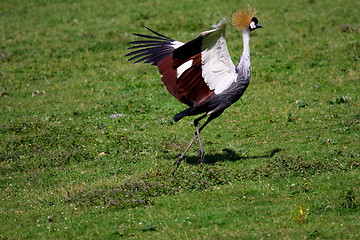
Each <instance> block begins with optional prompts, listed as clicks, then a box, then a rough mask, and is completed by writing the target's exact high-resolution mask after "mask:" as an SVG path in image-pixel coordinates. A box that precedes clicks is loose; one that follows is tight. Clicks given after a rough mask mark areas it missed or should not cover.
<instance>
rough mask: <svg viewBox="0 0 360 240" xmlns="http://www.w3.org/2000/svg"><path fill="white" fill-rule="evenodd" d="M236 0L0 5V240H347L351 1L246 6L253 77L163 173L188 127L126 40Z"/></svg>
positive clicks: (356, 120)
mask: <svg viewBox="0 0 360 240" xmlns="http://www.w3.org/2000/svg"><path fill="white" fill-rule="evenodd" d="M246 4H247V2H243V1H232V0H230V1H220V0H208V1H194V3H189V2H188V1H177V0H168V1H140V0H134V1H115V0H106V1H101V0H88V1H65V0H64V1H60V0H53V1H50V0H38V1H35V0H29V1H20V0H3V1H1V2H0V22H1V24H0V103H1V104H0V111H1V112H0V124H1V128H0V134H1V135H0V171H1V172H0V191H1V204H0V219H1V224H0V238H1V239H121V238H130V239H359V238H360V219H359V201H360V200H359V196H360V190H359V189H360V188H359V185H360V172H359V166H360V161H359V159H360V145H359V142H360V131H359V130H360V102H359V100H360V96H359V93H360V79H359V57H360V50H359V46H360V36H359V33H360V22H359V15H360V13H359V9H360V6H359V5H360V4H359V2H357V1H350V0H334V1H325V0H304V1H286V3H284V1H280V0H274V1H268V2H266V1H259V0H254V1H252V2H251V4H252V5H253V6H255V7H256V8H257V9H258V10H259V12H258V14H257V17H258V18H259V21H260V24H262V25H264V26H265V28H264V29H260V30H257V31H255V32H253V34H252V36H251V55H252V60H251V61H252V68H253V78H252V82H251V84H250V86H249V88H248V90H247V92H246V93H245V95H244V96H243V98H242V100H241V101H239V102H238V103H237V104H235V105H234V106H232V107H231V108H230V109H228V110H227V111H226V112H225V113H224V114H223V115H222V116H221V117H219V118H218V119H216V120H214V121H213V122H212V123H210V125H209V126H208V127H207V128H206V129H205V130H204V132H203V135H202V136H203V142H204V144H205V151H206V156H205V161H206V164H204V165H202V166H198V165H197V164H196V161H197V155H198V152H197V148H196V147H193V148H192V149H191V151H190V152H189V153H188V155H187V157H186V161H184V163H183V164H182V165H181V166H180V167H179V169H178V170H177V171H176V172H175V173H174V167H173V166H172V164H173V162H174V161H175V160H176V158H177V156H178V154H179V153H181V152H182V151H183V150H184V148H185V147H186V145H187V143H188V141H189V140H190V138H191V137H192V134H193V132H194V129H193V126H192V121H193V118H186V119H183V120H182V121H180V122H178V123H176V124H175V123H174V122H173V121H172V116H173V115H175V114H176V113H178V112H179V111H181V110H183V109H185V105H182V104H180V103H179V102H177V100H176V99H175V98H173V97H172V96H171V95H170V94H169V93H168V92H167V91H166V89H165V87H164V86H163V85H162V82H161V81H160V77H159V74H158V73H157V69H156V68H154V67H152V66H147V65H143V64H135V65H134V64H132V63H129V62H127V61H126V58H124V55H125V54H126V53H127V52H128V51H127V50H126V48H127V42H129V41H132V40H134V39H135V38H134V36H132V35H131V33H132V32H138V33H146V29H144V28H143V27H142V26H143V25H146V26H149V27H151V28H152V29H154V30H156V31H159V32H161V33H163V34H165V35H167V36H169V37H172V38H174V39H177V40H179V41H187V40H190V39H192V38H194V37H196V36H197V34H198V33H200V32H202V31H204V30H208V29H210V26H211V25H212V24H216V23H218V21H220V20H221V18H222V17H226V18H227V19H229V18H230V16H231V13H232V12H233V11H234V10H235V9H236V8H238V7H242V6H244V5H246ZM227 39H228V47H229V51H230V53H231V56H232V57H233V60H234V62H235V63H236V62H237V61H238V59H239V57H240V55H241V51H242V40H241V33H240V32H238V31H236V30H235V29H233V28H232V27H231V26H229V27H228V30H227ZM114 115H115V116H116V117H115V118H113V117H110V116H114Z"/></svg>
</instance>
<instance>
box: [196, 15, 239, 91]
mask: <svg viewBox="0 0 360 240" xmlns="http://www.w3.org/2000/svg"><path fill="white" fill-rule="evenodd" d="M213 27H215V29H213V30H209V31H206V32H203V33H201V34H200V35H202V36H203V40H202V46H201V48H202V52H201V61H202V65H203V66H202V76H203V78H204V81H205V83H206V84H207V85H208V86H209V88H210V90H215V94H219V93H221V92H223V91H224V90H225V89H227V88H228V87H229V86H230V85H231V84H232V83H233V82H235V81H236V77H237V74H236V71H235V66H234V63H233V62H232V60H231V58H230V54H229V51H228V48H227V46H226V39H225V29H226V20H225V19H222V20H221V21H220V23H219V24H218V25H213Z"/></svg>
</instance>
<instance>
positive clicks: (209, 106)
mask: <svg viewBox="0 0 360 240" xmlns="http://www.w3.org/2000/svg"><path fill="white" fill-rule="evenodd" d="M244 74H246V75H244ZM250 79H251V68H249V69H248V71H240V72H239V71H238V76H237V80H236V81H235V82H233V83H232V84H231V85H230V87H229V88H227V89H226V90H225V91H223V92H222V93H220V94H214V95H213V96H211V97H210V98H209V99H208V100H207V101H205V102H204V103H203V104H201V105H200V106H196V105H195V106H191V107H189V108H188V109H186V110H184V111H182V112H180V113H179V114H177V115H175V116H174V120H175V121H179V120H180V119H182V118H183V117H186V116H194V115H198V114H202V113H207V114H208V115H210V117H211V118H212V119H214V118H216V117H218V116H220V115H221V114H222V113H223V112H224V110H225V109H227V108H228V107H230V106H231V105H232V104H234V103H235V102H237V101H238V100H239V99H240V98H241V96H242V95H243V94H244V92H245V91H246V89H247V87H248V86H249V83H250Z"/></svg>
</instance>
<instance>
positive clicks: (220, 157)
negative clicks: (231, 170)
mask: <svg viewBox="0 0 360 240" xmlns="http://www.w3.org/2000/svg"><path fill="white" fill-rule="evenodd" d="M280 151H281V148H274V149H273V150H271V151H269V152H266V153H264V154H263V155H255V156H243V155H240V154H238V153H236V152H235V151H234V150H232V149H228V148H224V149H223V152H222V153H215V154H206V155H205V164H215V163H217V162H226V161H229V162H237V161H244V160H246V159H257V158H271V157H273V156H274V155H275V154H276V153H278V152H280ZM198 160H199V158H198V156H189V157H186V163H187V164H191V165H197V164H198Z"/></svg>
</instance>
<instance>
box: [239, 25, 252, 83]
mask: <svg viewBox="0 0 360 240" xmlns="http://www.w3.org/2000/svg"><path fill="white" fill-rule="evenodd" d="M242 37H243V52H242V55H241V58H240V62H239V64H238V65H237V66H236V70H237V73H238V78H242V79H246V81H249V80H250V75H251V67H250V46H249V42H250V30H249V29H244V30H243V31H242Z"/></svg>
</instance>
